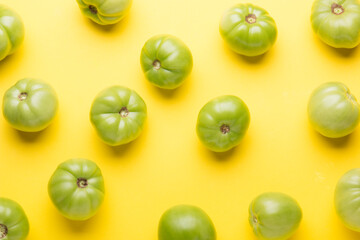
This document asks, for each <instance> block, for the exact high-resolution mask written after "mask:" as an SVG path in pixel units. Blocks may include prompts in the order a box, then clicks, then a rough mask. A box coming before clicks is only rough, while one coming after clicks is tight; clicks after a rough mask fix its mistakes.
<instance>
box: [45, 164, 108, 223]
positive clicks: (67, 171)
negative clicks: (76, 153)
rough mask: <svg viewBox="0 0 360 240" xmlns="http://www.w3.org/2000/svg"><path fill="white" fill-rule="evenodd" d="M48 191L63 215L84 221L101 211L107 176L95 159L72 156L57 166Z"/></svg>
mask: <svg viewBox="0 0 360 240" xmlns="http://www.w3.org/2000/svg"><path fill="white" fill-rule="evenodd" d="M48 192H49V196H50V198H51V200H52V202H53V203H54V205H55V207H56V208H57V209H58V210H59V211H60V213H61V214H62V215H63V216H64V217H66V218H68V219H71V220H78V221H82V220H86V219H89V218H91V217H92V216H94V215H95V214H96V213H97V211H98V210H99V208H100V206H101V204H102V202H103V200H104V193H105V189H104V179H103V176H102V174H101V171H100V169H99V167H98V166H97V165H96V164H95V163H94V162H92V161H90V160H87V159H70V160H67V161H65V162H63V163H61V164H60V165H59V166H58V167H57V169H56V170H55V172H54V174H53V175H52V176H51V178H50V181H49V184H48Z"/></svg>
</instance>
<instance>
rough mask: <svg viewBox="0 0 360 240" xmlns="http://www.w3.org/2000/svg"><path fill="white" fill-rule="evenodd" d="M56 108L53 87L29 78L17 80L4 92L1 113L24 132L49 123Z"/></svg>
mask: <svg viewBox="0 0 360 240" xmlns="http://www.w3.org/2000/svg"><path fill="white" fill-rule="evenodd" d="M57 109H58V100H57V96H56V93H55V91H54V89H53V88H52V87H51V86H50V85H49V84H47V83H45V82H43V81H40V80H37V79H31V78H25V79H22V80H20V81H18V82H17V83H16V84H15V85H14V86H12V87H11V88H10V89H8V90H7V91H6V92H5V95H4V99H3V114H4V117H5V119H6V120H7V121H8V122H9V123H10V125H11V126H12V127H14V128H15V129H17V130H20V131H24V132H38V131H41V130H43V129H45V128H46V127H47V126H49V125H50V123H51V122H52V120H53V119H54V117H55V115H56V112H57Z"/></svg>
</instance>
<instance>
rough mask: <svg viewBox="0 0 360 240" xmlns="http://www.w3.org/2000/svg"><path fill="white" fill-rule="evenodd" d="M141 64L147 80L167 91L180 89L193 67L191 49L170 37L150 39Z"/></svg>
mask: <svg viewBox="0 0 360 240" xmlns="http://www.w3.org/2000/svg"><path fill="white" fill-rule="evenodd" d="M140 62H141V67H142V70H143V71H144V73H145V76H146V78H147V79H148V80H149V81H150V82H151V83H152V84H154V85H155V86H157V87H160V88H165V89H174V88H177V87H179V86H180V85H181V84H182V83H183V82H184V80H185V78H186V77H187V76H188V75H189V74H190V72H191V70H192V67H193V59H192V55H191V52H190V50H189V48H188V47H187V46H186V45H185V43H183V42H182V41H181V40H180V39H178V38H176V37H173V36H170V35H158V36H155V37H152V38H150V39H149V40H148V41H147V42H146V43H145V45H144V47H143V49H142V51H141V56H140Z"/></svg>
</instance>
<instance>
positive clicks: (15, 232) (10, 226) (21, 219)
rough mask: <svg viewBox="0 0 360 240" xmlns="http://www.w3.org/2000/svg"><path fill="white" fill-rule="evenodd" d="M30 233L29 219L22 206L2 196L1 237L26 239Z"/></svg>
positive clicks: (9, 239) (0, 213)
mask: <svg viewBox="0 0 360 240" xmlns="http://www.w3.org/2000/svg"><path fill="white" fill-rule="evenodd" d="M28 234H29V221H28V218H27V217H26V214H25V212H24V210H23V209H22V207H21V206H20V205H19V204H18V203H16V202H14V201H13V200H10V199H7V198H0V239H2V240H24V239H26V237H27V235H28Z"/></svg>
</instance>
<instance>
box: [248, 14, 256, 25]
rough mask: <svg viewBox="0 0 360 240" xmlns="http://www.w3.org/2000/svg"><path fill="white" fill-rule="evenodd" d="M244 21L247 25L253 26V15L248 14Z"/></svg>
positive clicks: (254, 17)
mask: <svg viewBox="0 0 360 240" xmlns="http://www.w3.org/2000/svg"><path fill="white" fill-rule="evenodd" d="M245 21H246V22H247V23H249V24H253V23H256V15H255V14H253V13H250V14H249V15H247V16H246V17H245Z"/></svg>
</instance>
